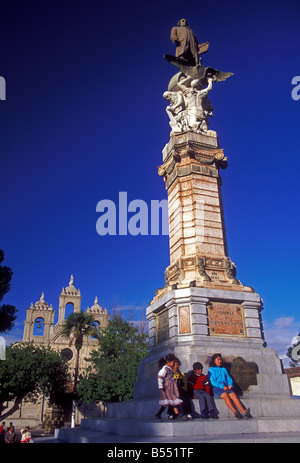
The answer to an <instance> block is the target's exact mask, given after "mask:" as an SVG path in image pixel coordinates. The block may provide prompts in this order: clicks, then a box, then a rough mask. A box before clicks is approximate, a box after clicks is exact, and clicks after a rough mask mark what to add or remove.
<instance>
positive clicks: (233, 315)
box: [208, 302, 245, 336]
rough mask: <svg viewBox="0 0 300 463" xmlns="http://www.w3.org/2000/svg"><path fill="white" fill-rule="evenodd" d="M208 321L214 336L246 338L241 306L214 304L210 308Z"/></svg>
mask: <svg viewBox="0 0 300 463" xmlns="http://www.w3.org/2000/svg"><path fill="white" fill-rule="evenodd" d="M208 320H209V330H210V334H211V335H212V336H224V335H228V336H245V328H244V319H243V308H242V306H241V305H238V304H230V303H229V304H226V303H223V302H213V303H212V304H211V305H210V306H209V307H208Z"/></svg>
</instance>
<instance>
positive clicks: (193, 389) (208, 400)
mask: <svg viewBox="0 0 300 463" xmlns="http://www.w3.org/2000/svg"><path fill="white" fill-rule="evenodd" d="M202 370H203V365H202V364H201V363H200V362H195V363H194V364H193V372H192V373H191V374H190V376H189V377H188V388H189V391H190V393H191V395H192V397H193V398H194V399H199V405H200V413H201V417H202V418H216V415H215V412H214V404H213V400H212V397H211V395H210V389H209V381H208V379H207V377H206V376H205V375H203V374H202ZM207 410H208V413H207Z"/></svg>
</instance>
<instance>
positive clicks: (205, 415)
mask: <svg viewBox="0 0 300 463" xmlns="http://www.w3.org/2000/svg"><path fill="white" fill-rule="evenodd" d="M201 418H203V419H204V420H207V419H208V416H207V414H206V413H205V412H201Z"/></svg>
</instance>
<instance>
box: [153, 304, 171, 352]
mask: <svg viewBox="0 0 300 463" xmlns="http://www.w3.org/2000/svg"><path fill="white" fill-rule="evenodd" d="M168 338H169V313H168V310H164V311H163V312H161V313H159V314H158V315H157V317H156V344H158V343H160V342H162V341H166V340H167V339H168Z"/></svg>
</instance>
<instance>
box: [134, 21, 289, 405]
mask: <svg viewBox="0 0 300 463" xmlns="http://www.w3.org/2000/svg"><path fill="white" fill-rule="evenodd" d="M171 40H172V41H174V42H175V44H176V56H170V55H165V58H166V60H167V61H168V62H169V63H171V64H173V65H175V66H176V67H177V68H178V69H179V72H178V73H177V74H175V75H174V77H173V78H172V79H171V81H170V83H169V86H168V90H167V91H166V92H165V93H164V95H163V96H164V98H165V99H166V100H167V101H168V102H169V105H168V106H167V108H166V111H167V114H168V116H169V119H170V127H171V133H170V141H169V142H168V143H167V144H166V145H165V147H164V149H163V164H162V165H161V166H160V167H159V168H158V173H159V175H160V176H161V177H162V178H163V179H164V182H165V185H166V190H167V192H168V207H169V244H170V265H169V266H168V267H167V269H166V270H165V286H164V287H163V288H161V289H158V290H157V291H156V294H155V297H154V298H153V300H152V301H151V303H150V305H149V307H148V309H147V318H148V320H149V336H150V350H149V356H148V357H147V358H146V359H145V360H144V361H143V362H142V364H141V367H140V370H139V381H138V382H137V384H136V387H135V397H137V398H138V397H139V398H142V397H146V396H147V395H148V394H150V390H153V387H154V383H155V379H154V380H153V378H154V377H155V373H156V369H157V360H158V358H160V357H162V356H164V355H165V354H166V353H168V352H173V353H175V355H176V356H177V357H178V358H179V359H180V360H181V362H182V369H183V371H189V370H190V369H191V368H192V365H193V363H194V362H195V361H200V362H201V363H203V365H205V366H206V371H207V368H208V365H207V364H208V361H209V358H210V357H211V355H212V354H214V353H216V352H220V353H222V355H223V356H224V358H225V359H226V361H227V362H228V363H229V364H231V362H233V366H234V368H233V371H234V372H235V373H236V376H237V378H238V377H239V375H238V371H239V368H238V365H240V366H241V367H242V366H244V363H248V362H250V363H251V364H254V365H255V368H256V372H255V375H254V376H255V378H254V380H253V378H252V383H251V380H250V383H251V384H248V381H247V380H245V381H242V380H241V379H240V382H241V383H242V386H243V388H244V389H245V384H247V388H246V390H247V391H248V392H250V391H251V393H255V394H257V393H259V394H265V393H268V394H269V395H270V394H281V395H282V394H289V387H288V381H287V378H286V376H285V375H283V374H282V366H281V361H280V359H279V357H278V355H277V353H276V352H275V351H273V350H272V349H268V348H266V347H265V340H264V334H263V326H262V320H261V311H262V305H263V303H262V300H261V298H260V296H259V295H258V294H257V293H256V292H255V291H254V289H253V288H251V287H250V286H248V285H245V284H244V283H243V282H241V281H239V280H238V278H237V271H236V266H235V264H234V263H233V262H232V260H231V259H230V257H229V253H228V245H227V240H226V229H225V222H224V211H223V206H222V192H221V185H222V179H221V175H220V171H221V170H224V169H226V168H227V163H228V162H227V156H225V154H224V150H223V148H222V147H221V146H220V144H219V140H218V137H217V133H216V132H215V131H214V130H209V128H208V126H209V122H208V118H209V117H211V116H212V115H213V109H212V105H211V102H210V101H209V99H208V93H209V92H212V91H213V87H214V85H220V84H219V83H218V82H223V81H225V80H226V79H227V78H229V77H230V76H232V75H233V74H232V73H230V72H221V71H218V70H216V69H214V68H212V67H204V66H203V65H202V62H201V60H198V59H197V58H196V55H195V50H196V49H198V53H199V54H201V55H202V54H203V50H205V52H206V51H207V49H208V45H209V43H208V42H206V43H205V44H201V45H198V41H197V39H196V37H195V34H194V33H193V32H192V31H191V29H190V28H189V27H188V25H187V21H186V20H184V19H182V20H181V21H179V22H178V24H177V27H174V28H173V29H172V31H171ZM237 358H241V359H242V360H243V362H244V363H243V362H240V363H238V362H236V361H235V359H237ZM245 371H246V370H245ZM252 376H253V374H252ZM244 392H246V391H244Z"/></svg>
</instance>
